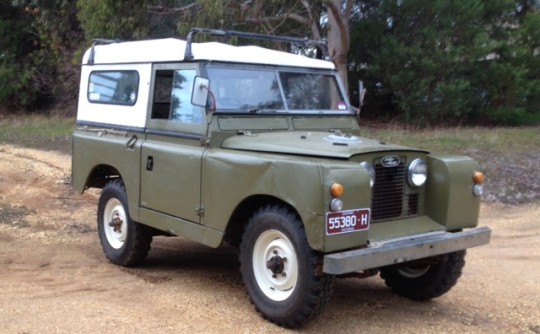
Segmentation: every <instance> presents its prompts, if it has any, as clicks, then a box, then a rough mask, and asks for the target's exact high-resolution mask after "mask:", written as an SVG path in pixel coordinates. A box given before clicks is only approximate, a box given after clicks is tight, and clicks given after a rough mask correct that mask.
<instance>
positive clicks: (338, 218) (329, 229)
mask: <svg viewBox="0 0 540 334" xmlns="http://www.w3.org/2000/svg"><path fill="white" fill-rule="evenodd" d="M370 213H371V211H370V209H357V210H348V211H338V212H327V213H326V235H332V234H342V233H350V232H357V231H364V230H368V229H369V222H370V220H371V214H370Z"/></svg>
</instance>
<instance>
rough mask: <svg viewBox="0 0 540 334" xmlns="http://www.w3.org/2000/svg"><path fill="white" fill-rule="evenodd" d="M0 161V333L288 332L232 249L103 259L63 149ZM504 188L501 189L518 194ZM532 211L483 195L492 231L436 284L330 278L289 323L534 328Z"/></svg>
mask: <svg viewBox="0 0 540 334" xmlns="http://www.w3.org/2000/svg"><path fill="white" fill-rule="evenodd" d="M529 159H530V161H531V162H530V163H531V165H529V166H530V167H532V168H533V169H535V168H537V166H538V165H539V164H538V160H537V159H538V154H535V155H533V156H532V157H531V158H527V161H529ZM0 160H1V161H2V162H1V163H0V268H1V270H0V291H1V294H0V333H6V334H7V333H21V334H22V333H28V334H30V333H32V334H33V333H92V334H93V333H115V334H116V333H154V332H159V333H188V332H189V333H235V334H238V333H291V332H293V331H291V330H286V329H282V328H279V327H276V326H274V325H272V324H270V323H268V322H267V321H265V320H263V319H262V318H261V317H260V316H259V315H258V314H257V313H256V312H255V310H254V308H253V306H252V305H251V304H250V303H249V301H248V298H247V297H246V295H245V292H244V288H243V285H242V282H241V276H240V273H239V268H238V260H237V258H238V257H237V256H238V254H237V250H236V249H234V248H230V247H223V248H220V249H210V248H207V247H204V246H200V245H197V244H195V243H192V242H189V241H186V240H184V239H182V238H163V237H159V238H155V239H154V241H153V243H152V250H151V252H150V255H149V258H148V261H147V262H146V264H145V265H143V266H141V267H138V268H130V269H126V268H121V267H117V266H114V265H112V264H110V263H109V262H108V261H107V260H106V259H105V257H104V255H103V253H102V251H101V248H100V245H99V241H98V239H97V231H96V226H95V208H96V199H97V196H98V193H97V192H89V193H86V194H84V195H79V194H74V193H73V192H72V191H71V189H70V182H69V173H70V158H69V156H68V155H65V154H60V153H55V152H46V151H39V150H31V149H23V148H17V147H13V146H5V145H4V146H2V145H0ZM534 161H536V162H535V163H534ZM533 163H534V164H533ZM505 164H506V163H505V162H503V163H502V165H505ZM517 164H518V165H523V164H522V162H518V163H517ZM505 170H506V169H504V168H498V167H497V168H496V169H494V171H493V173H503V172H504V171H505ZM529 172H530V170H529ZM488 173H491V172H489V170H488ZM533 181H534V182H538V179H536V180H533ZM492 186H493V187H494V185H493V183H492ZM515 186H516V188H512V189H521V187H522V186H520V185H515ZM526 189H529V188H528V187H526ZM536 189H537V188H536ZM516 191H521V190H509V191H507V192H505V193H511V195H512V196H514V197H509V196H506V197H505V198H510V199H511V201H516V202H520V201H521V199H519V200H518V199H517V198H515V192H516ZM526 191H529V190H526ZM532 192H534V191H532ZM525 193H527V192H525ZM487 196H489V193H488V195H487ZM522 196H524V197H527V196H528V195H525V194H524V195H522ZM534 196H537V195H534ZM534 196H532V197H527V198H538V197H534ZM497 198H498V197H497ZM514 198H515V199H514ZM529 200H530V199H528V201H529ZM505 201H506V200H505ZM508 201H510V200H508ZM539 217H540V206H539V205H538V202H535V203H532V204H527V205H515V206H508V205H501V204H485V205H483V206H482V209H481V215H480V225H482V226H490V227H491V228H492V229H493V236H492V241H491V243H490V244H489V245H487V246H483V247H479V248H474V249H471V250H469V251H468V254H467V258H466V260H467V265H466V266H465V269H464V272H463V275H462V277H461V278H460V281H459V282H458V284H457V285H456V286H455V287H454V288H453V289H452V290H451V291H450V292H449V293H448V294H446V295H444V296H442V297H440V298H437V299H435V300H433V301H429V302H420V303H419V302H413V301H410V300H407V299H404V298H400V297H397V296H396V295H394V294H392V293H391V291H390V290H389V289H388V288H386V287H385V285H384V283H383V281H382V280H381V279H380V278H378V277H372V278H368V279H364V280H360V279H354V278H348V279H339V280H337V282H336V293H335V296H334V298H333V299H332V301H331V302H330V304H329V307H328V309H327V311H326V313H324V314H323V315H321V316H320V317H319V318H317V319H316V320H315V321H314V322H311V323H309V324H308V325H307V326H306V327H304V328H302V329H300V330H298V332H300V333H329V332H332V333H360V332H365V333H397V332H399V333H536V334H540V298H538V296H540V261H539V259H540V224H539V219H540V218H539Z"/></svg>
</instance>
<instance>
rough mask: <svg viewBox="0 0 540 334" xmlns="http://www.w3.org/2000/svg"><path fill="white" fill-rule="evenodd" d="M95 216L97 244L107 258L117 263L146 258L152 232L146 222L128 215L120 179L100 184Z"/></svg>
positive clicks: (132, 262) (123, 188) (139, 261)
mask: <svg viewBox="0 0 540 334" xmlns="http://www.w3.org/2000/svg"><path fill="white" fill-rule="evenodd" d="M97 218H98V233H99V239H100V242H101V247H102V248H103V252H104V253H105V255H106V256H107V258H108V259H109V261H111V262H112V263H114V264H117V265H120V266H133V265H137V264H139V263H141V262H142V261H143V260H144V259H145V258H146V255H147V254H148V251H149V250H150V244H151V243H152V234H151V233H150V231H149V229H148V228H147V227H146V226H144V225H141V224H139V223H136V222H134V221H132V220H131V218H130V217H129V212H128V207H127V194H126V188H125V186H124V183H123V182H122V181H120V180H114V181H110V182H109V183H107V184H106V185H105V186H104V187H103V189H102V190H101V196H100V197H99V203H98V212H97Z"/></svg>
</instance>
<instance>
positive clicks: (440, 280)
mask: <svg viewBox="0 0 540 334" xmlns="http://www.w3.org/2000/svg"><path fill="white" fill-rule="evenodd" d="M465 253H466V252H465V250H462V251H458V252H454V253H449V254H443V255H439V256H435V257H432V258H428V259H422V260H418V261H412V262H409V263H404V264H400V265H394V266H390V267H385V268H382V269H381V277H382V278H383V279H384V281H385V283H386V285H387V286H389V287H390V288H392V290H393V291H394V292H395V293H397V294H398V295H400V296H403V297H406V298H409V299H414V300H429V299H432V298H435V297H439V296H442V295H443V294H445V293H447V292H448V291H450V289H451V288H452V287H453V286H454V285H455V284H456V283H457V280H458V278H459V277H460V276H461V272H462V269H463V266H465Z"/></svg>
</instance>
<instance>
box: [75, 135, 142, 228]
mask: <svg viewBox="0 0 540 334" xmlns="http://www.w3.org/2000/svg"><path fill="white" fill-rule="evenodd" d="M141 137H142V135H141V134H140V133H136V132H129V131H111V130H105V129H101V130H94V129H88V128H78V129H76V130H75V131H74V133H73V139H72V140H73V153H72V169H71V170H72V187H73V189H74V190H75V191H77V192H79V193H83V192H84V191H85V189H86V188H88V187H89V184H88V183H89V178H90V175H91V174H92V173H93V172H94V170H95V169H96V168H97V167H99V166H110V167H112V168H114V169H116V170H117V171H118V173H119V176H120V177H121V178H122V179H123V181H124V184H125V186H126V191H127V195H128V206H129V214H130V216H131V218H132V219H134V220H136V221H138V220H139V189H140V182H139V181H140V179H139V168H134V166H139V164H140V157H141V145H142V143H143V140H141V139H140V138H141ZM128 146H129V147H128Z"/></svg>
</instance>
